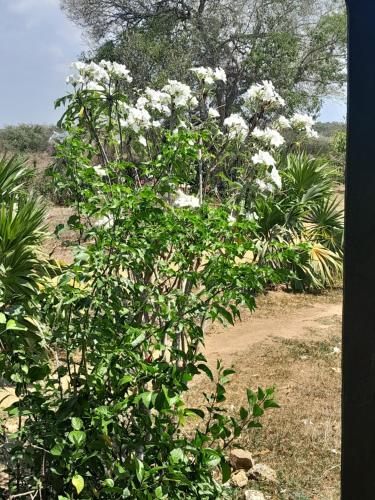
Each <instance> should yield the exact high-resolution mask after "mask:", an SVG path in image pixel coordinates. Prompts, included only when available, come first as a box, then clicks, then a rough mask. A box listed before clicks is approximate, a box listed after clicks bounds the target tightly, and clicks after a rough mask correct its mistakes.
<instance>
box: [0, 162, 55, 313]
mask: <svg viewBox="0 0 375 500" xmlns="http://www.w3.org/2000/svg"><path fill="white" fill-rule="evenodd" d="M30 175H31V172H30V169H29V168H28V165H27V162H26V160H24V159H20V158H18V157H16V156H13V157H11V158H10V159H8V158H7V157H6V156H4V157H3V158H2V159H0V193H1V201H0V286H1V290H2V294H3V298H2V300H3V302H4V303H5V305H12V304H15V303H24V302H26V301H27V300H28V299H29V298H30V296H31V295H32V294H33V293H35V290H36V283H37V279H38V276H39V275H40V273H41V272H42V269H43V259H42V258H41V255H40V245H41V242H42V240H43V237H44V235H45V228H44V226H43V221H44V219H45V209H44V207H43V204H42V202H41V200H40V199H37V198H33V197H30V196H27V195H26V194H25V192H24V188H25V184H26V183H27V181H28V179H29V178H30Z"/></svg>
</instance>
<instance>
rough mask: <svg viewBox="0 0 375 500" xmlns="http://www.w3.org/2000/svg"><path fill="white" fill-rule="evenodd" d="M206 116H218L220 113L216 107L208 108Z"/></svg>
mask: <svg viewBox="0 0 375 500" xmlns="http://www.w3.org/2000/svg"><path fill="white" fill-rule="evenodd" d="M208 116H209V117H210V118H219V117H220V113H219V111H218V110H217V109H216V108H208Z"/></svg>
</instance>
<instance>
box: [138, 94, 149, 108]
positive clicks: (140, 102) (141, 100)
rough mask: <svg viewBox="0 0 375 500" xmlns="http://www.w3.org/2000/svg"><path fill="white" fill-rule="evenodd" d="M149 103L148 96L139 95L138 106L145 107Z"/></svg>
mask: <svg viewBox="0 0 375 500" xmlns="http://www.w3.org/2000/svg"><path fill="white" fill-rule="evenodd" d="M147 104H149V101H148V99H147V98H146V97H143V96H141V97H138V99H137V102H136V105H135V106H136V107H137V108H144V107H145V106H146V105H147Z"/></svg>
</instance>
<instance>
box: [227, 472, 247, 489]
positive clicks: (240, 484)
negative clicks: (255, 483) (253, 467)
mask: <svg viewBox="0 0 375 500" xmlns="http://www.w3.org/2000/svg"><path fill="white" fill-rule="evenodd" d="M231 482H232V484H233V486H236V487H237V488H244V487H245V486H246V485H247V483H248V482H249V480H248V478H247V474H246V471H245V470H243V469H240V470H236V471H235V472H233V474H232V475H231Z"/></svg>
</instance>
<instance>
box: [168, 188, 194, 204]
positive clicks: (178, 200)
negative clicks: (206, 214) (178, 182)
mask: <svg viewBox="0 0 375 500" xmlns="http://www.w3.org/2000/svg"><path fill="white" fill-rule="evenodd" d="M173 205H174V206H175V207H179V208H185V207H192V208H197V207H199V206H200V203H199V198H198V197H197V196H192V195H189V194H185V193H184V192H183V191H181V189H178V190H177V192H176V196H175V199H174V200H173Z"/></svg>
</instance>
